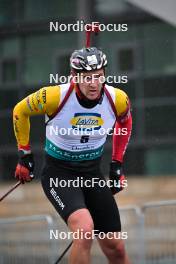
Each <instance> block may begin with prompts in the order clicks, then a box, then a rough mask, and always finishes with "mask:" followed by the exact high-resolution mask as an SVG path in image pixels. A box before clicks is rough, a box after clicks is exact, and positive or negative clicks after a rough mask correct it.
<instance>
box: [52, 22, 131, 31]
mask: <svg viewBox="0 0 176 264" xmlns="http://www.w3.org/2000/svg"><path fill="white" fill-rule="evenodd" d="M97 24H99V31H100V32H102V31H108V32H112V31H115V32H126V31H127V30H128V24H111V23H109V24H106V25H105V24H103V23H98V22H92V23H90V24H85V23H84V21H83V20H77V21H76V22H75V23H69V24H65V23H59V22H58V21H56V22H52V21H50V22H49V29H50V31H51V32H52V31H55V32H58V31H61V32H70V31H75V32H83V31H91V27H95V26H97ZM90 26H91V27H90Z"/></svg>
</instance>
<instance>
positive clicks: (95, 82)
mask: <svg viewBox="0 0 176 264" xmlns="http://www.w3.org/2000/svg"><path fill="white" fill-rule="evenodd" d="M103 82H104V70H103V69H100V70H95V71H91V72H84V73H81V74H79V88H80V90H81V92H82V93H83V94H84V95H85V96H86V97H87V98H88V99H90V100H95V99H96V98H98V97H99V95H100V93H101V89H102V83H103Z"/></svg>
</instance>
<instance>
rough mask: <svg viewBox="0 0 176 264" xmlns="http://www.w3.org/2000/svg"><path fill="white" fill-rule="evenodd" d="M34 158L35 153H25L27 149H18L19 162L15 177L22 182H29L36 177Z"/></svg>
mask: <svg viewBox="0 0 176 264" xmlns="http://www.w3.org/2000/svg"><path fill="white" fill-rule="evenodd" d="M33 171H34V159H33V154H32V153H29V154H25V151H23V150H19V151H18V164H17V166H16V170H15V178H17V179H18V180H20V181H21V182H22V183H25V182H29V181H31V180H32V179H33V178H34V174H33Z"/></svg>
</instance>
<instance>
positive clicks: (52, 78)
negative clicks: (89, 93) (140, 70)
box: [49, 73, 128, 84]
mask: <svg viewBox="0 0 176 264" xmlns="http://www.w3.org/2000/svg"><path fill="white" fill-rule="evenodd" d="M71 80H72V81H74V83H95V82H97V81H98V82H99V83H104V82H107V83H109V84H110V83H114V84H115V83H116V84H120V83H128V76H127V75H119V76H115V75H108V76H97V74H92V75H91V76H89V75H86V76H84V75H83V73H78V74H77V75H75V76H72V75H69V76H64V75H61V76H59V74H58V73H56V74H53V73H50V75H49V83H50V84H53V83H54V84H59V83H61V84H65V83H68V82H70V81H71Z"/></svg>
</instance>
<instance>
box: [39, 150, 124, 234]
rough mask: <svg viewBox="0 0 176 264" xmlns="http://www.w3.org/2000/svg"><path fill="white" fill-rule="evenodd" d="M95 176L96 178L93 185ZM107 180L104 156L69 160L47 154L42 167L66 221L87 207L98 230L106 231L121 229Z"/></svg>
mask: <svg viewBox="0 0 176 264" xmlns="http://www.w3.org/2000/svg"><path fill="white" fill-rule="evenodd" d="M92 178H96V180H95V182H94V186H93V187H90V184H91V181H92ZM73 180H75V181H74V183H73ZM102 180H103V181H102ZM100 181H101V184H99V183H100ZM104 181H105V178H104V177H103V175H102V173H101V171H100V159H97V160H96V161H95V160H94V161H83V162H67V161H61V160H58V159H55V158H53V157H51V156H49V155H46V161H45V166H44V168H43V171H42V186H43V190H44V192H45V194H46V196H47V197H48V199H49V200H50V202H51V203H52V204H53V206H54V207H55V209H56V211H57V212H58V213H59V215H60V216H61V217H62V218H63V220H64V221H65V222H66V223H67V219H68V217H69V216H70V214H71V213H73V212H75V211H76V210H78V209H81V208H86V209H88V210H89V212H90V214H91V216H92V219H93V222H94V229H95V230H99V231H100V232H104V233H107V232H120V231H121V222H120V216H119V210H118V207H117V205H116V202H115V199H114V197H113V195H112V193H111V191H110V189H109V187H108V186H107V185H105V186H104ZM78 185H79V186H78ZM102 186H104V187H102Z"/></svg>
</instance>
